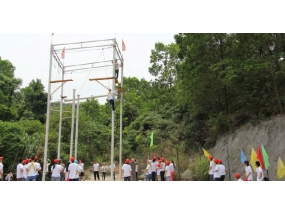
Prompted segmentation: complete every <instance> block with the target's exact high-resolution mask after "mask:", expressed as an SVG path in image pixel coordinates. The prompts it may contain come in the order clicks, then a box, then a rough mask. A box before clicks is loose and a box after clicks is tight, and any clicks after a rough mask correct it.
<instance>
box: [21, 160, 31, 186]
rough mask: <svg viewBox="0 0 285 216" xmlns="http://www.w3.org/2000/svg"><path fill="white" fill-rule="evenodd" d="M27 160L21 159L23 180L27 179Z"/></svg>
mask: <svg viewBox="0 0 285 216" xmlns="http://www.w3.org/2000/svg"><path fill="white" fill-rule="evenodd" d="M28 163H29V162H28V161H27V160H23V163H22V164H23V181H28V179H27V165H28Z"/></svg>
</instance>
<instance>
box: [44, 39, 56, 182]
mask: <svg viewBox="0 0 285 216" xmlns="http://www.w3.org/2000/svg"><path fill="white" fill-rule="evenodd" d="M52 49H53V47H52V44H51V45H50V62H49V78H48V95H47V116H46V134H45V148H44V161H43V177H42V181H45V177H46V170H47V163H46V161H47V149H48V135H49V116H50V92H51V83H50V81H51V70H52Z"/></svg>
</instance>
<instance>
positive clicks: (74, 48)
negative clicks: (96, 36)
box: [54, 44, 113, 51]
mask: <svg viewBox="0 0 285 216" xmlns="http://www.w3.org/2000/svg"><path fill="white" fill-rule="evenodd" d="M106 46H109V47H110V46H113V44H106V45H97V46H88V47H82V46H81V47H71V48H68V47H67V48H65V50H77V49H90V48H94V47H106ZM54 51H62V49H54Z"/></svg>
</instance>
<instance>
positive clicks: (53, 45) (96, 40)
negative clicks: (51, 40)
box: [53, 39, 114, 46]
mask: <svg viewBox="0 0 285 216" xmlns="http://www.w3.org/2000/svg"><path fill="white" fill-rule="evenodd" d="M113 40H114V39H105V40H95V41H84V42H73V43H65V44H53V46H63V45H69V44H85V43H94V42H101V41H113Z"/></svg>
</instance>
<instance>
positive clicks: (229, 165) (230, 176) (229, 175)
mask: <svg viewBox="0 0 285 216" xmlns="http://www.w3.org/2000/svg"><path fill="white" fill-rule="evenodd" d="M227 158H228V167H229V180H230V181H231V180H232V179H231V167H230V158H229V148H228V146H227Z"/></svg>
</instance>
